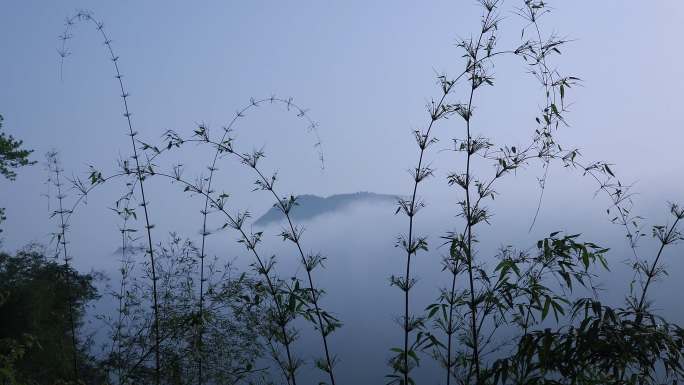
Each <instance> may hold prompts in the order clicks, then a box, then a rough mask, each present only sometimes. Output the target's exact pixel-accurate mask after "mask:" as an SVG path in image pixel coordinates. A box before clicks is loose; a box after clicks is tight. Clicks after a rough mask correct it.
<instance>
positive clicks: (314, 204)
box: [254, 191, 399, 227]
mask: <svg viewBox="0 0 684 385" xmlns="http://www.w3.org/2000/svg"><path fill="white" fill-rule="evenodd" d="M296 198H297V205H296V206H294V207H293V208H292V209H291V210H290V216H291V217H292V219H293V220H295V221H307V220H311V219H314V218H316V217H318V216H321V215H324V214H328V213H334V212H338V211H342V210H345V209H348V208H349V207H351V206H352V205H354V204H356V203H381V202H388V203H389V202H395V201H396V200H397V199H398V198H399V195H391V194H378V193H373V192H368V191H359V192H355V193H342V194H333V195H329V196H327V197H320V196H318V195H313V194H302V195H297V197H296ZM282 219H284V215H283V213H282V212H281V211H280V210H279V209H278V208H276V207H271V208H270V209H269V210H268V211H267V212H266V213H264V214H263V215H262V216H260V217H259V218H258V219H257V220H256V221H255V222H254V225H256V226H261V227H264V226H267V225H269V224H271V223H274V222H278V221H280V220H282Z"/></svg>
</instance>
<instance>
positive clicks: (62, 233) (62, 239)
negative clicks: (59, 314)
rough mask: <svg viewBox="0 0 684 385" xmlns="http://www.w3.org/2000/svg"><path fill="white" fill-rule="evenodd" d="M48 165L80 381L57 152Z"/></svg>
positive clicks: (73, 345)
mask: <svg viewBox="0 0 684 385" xmlns="http://www.w3.org/2000/svg"><path fill="white" fill-rule="evenodd" d="M48 162H49V163H48V167H50V168H51V169H52V170H51V171H52V172H54V174H55V181H54V184H55V187H57V202H58V205H59V211H58V213H59V220H60V225H59V234H58V236H57V240H58V248H59V247H60V246H61V249H62V253H63V256H64V280H65V284H66V287H67V308H68V311H69V327H70V328H71V348H72V350H73V351H72V359H73V372H74V379H75V380H77V381H78V379H79V371H78V341H77V337H76V321H75V319H74V298H73V293H72V290H71V279H70V277H69V276H70V269H71V267H70V264H69V261H70V259H71V258H70V257H69V253H68V251H67V240H66V229H67V224H66V222H65V220H64V214H65V211H64V205H63V201H64V195H63V194H62V181H61V171H62V170H61V169H60V166H59V161H58V160H57V154H56V153H54V152H53V153H49V154H48Z"/></svg>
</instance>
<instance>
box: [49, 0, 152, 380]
mask: <svg viewBox="0 0 684 385" xmlns="http://www.w3.org/2000/svg"><path fill="white" fill-rule="evenodd" d="M77 20H79V21H80V20H86V21H90V22H92V23H93V24H94V25H95V27H96V28H97V30H98V31H99V33H100V35H101V36H102V38H103V40H104V44H105V46H106V47H107V51H108V53H109V57H110V59H111V60H112V63H113V65H114V71H115V78H116V79H117V81H118V84H119V90H120V92H121V98H122V100H123V107H124V117H125V118H126V123H127V125H128V136H130V138H131V147H132V151H133V160H134V161H135V167H136V176H137V179H138V181H139V182H140V195H141V199H142V201H141V204H140V205H141V206H142V207H143V211H144V214H145V231H146V233H147V246H148V250H147V253H148V254H149V257H150V267H151V273H152V302H153V304H152V305H153V309H154V339H155V346H154V348H155V349H154V352H155V370H154V373H155V376H154V377H155V384H157V385H159V384H160V381H161V362H160V335H159V305H158V299H157V275H156V264H155V259H154V247H153V244H152V227H153V225H152V224H151V223H150V216H149V210H148V207H147V206H148V202H147V199H146V197H145V186H144V176H143V171H142V168H141V167H140V160H139V155H138V149H137V146H136V143H135V137H136V135H137V132H135V131H134V130H133V123H132V121H131V113H130V111H129V108H128V100H127V98H128V95H129V94H128V93H127V92H126V88H125V87H124V83H123V79H122V78H123V76H122V75H121V71H120V70H119V64H118V60H119V57H118V56H116V55H115V53H114V50H113V48H112V45H111V40H110V39H109V37H108V36H107V33H106V32H105V30H104V25H103V24H102V23H101V22H99V21H97V20H96V19H95V18H94V17H93V16H92V15H91V14H90V13H88V12H83V11H81V12H78V13H77V15H76V16H74V17H72V18H70V19H69V20H67V31H65V33H64V35H63V38H62V41H63V48H62V52H60V55H61V56H62V59H64V57H65V56H66V54H67V53H66V52H65V51H64V44H65V43H66V41H67V40H68V39H69V38H70V36H69V27H71V26H72V25H73V24H74V22H75V21H77Z"/></svg>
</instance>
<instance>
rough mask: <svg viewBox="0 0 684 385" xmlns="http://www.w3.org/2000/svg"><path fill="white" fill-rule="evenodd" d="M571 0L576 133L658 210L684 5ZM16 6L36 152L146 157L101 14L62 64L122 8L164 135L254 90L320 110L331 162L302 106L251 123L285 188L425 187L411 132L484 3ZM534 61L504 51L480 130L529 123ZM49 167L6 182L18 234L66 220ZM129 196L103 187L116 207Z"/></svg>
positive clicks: (3, 36)
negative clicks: (133, 139)
mask: <svg viewBox="0 0 684 385" xmlns="http://www.w3.org/2000/svg"><path fill="white" fill-rule="evenodd" d="M198 4H200V5H198ZM554 5H555V8H556V9H555V10H554V13H553V15H552V16H551V17H549V18H547V19H545V21H544V27H545V28H546V30H547V31H555V32H557V33H559V34H561V35H563V36H568V37H570V38H572V39H574V41H573V42H572V43H571V44H570V45H568V46H567V48H566V49H565V50H564V54H563V56H561V57H560V58H559V61H558V62H557V63H558V65H559V67H560V68H561V70H563V71H565V72H566V73H568V74H573V75H576V76H578V77H580V78H582V79H583V80H584V85H583V86H582V87H581V88H578V89H575V90H573V92H572V93H571V95H570V98H571V100H572V101H573V102H574V105H573V107H572V112H571V114H570V115H569V121H570V122H571V124H572V127H570V128H569V129H566V130H564V132H563V133H562V134H561V135H560V137H561V140H562V143H564V144H566V146H568V147H574V146H577V147H580V148H583V149H584V154H585V156H586V157H587V158H589V159H603V160H608V161H611V162H614V163H616V164H617V166H616V167H614V168H615V169H616V170H617V171H618V172H619V173H620V174H621V175H622V176H623V179H624V180H626V181H630V182H631V181H636V182H638V185H637V186H638V187H637V189H638V191H640V192H641V193H642V196H641V197H640V204H641V207H642V209H643V210H644V211H646V212H658V211H657V210H655V209H656V208H657V209H660V208H662V207H663V206H662V202H663V201H665V200H680V201H681V200H682V196H683V195H684V187H683V184H684V183H682V179H681V177H682V175H684V163H683V162H682V161H681V157H680V155H679V154H680V151H681V145H682V140H683V139H684V135H683V134H682V127H683V126H684V125H683V124H682V123H684V122H683V120H684V117H683V116H682V114H679V113H678V112H679V110H680V109H681V107H680V104H681V95H684V66H682V65H681V61H682V53H681V50H680V49H679V48H678V47H679V45H680V37H681V36H682V32H683V31H682V30H683V29H684V23H681V20H684V3H681V2H677V1H653V2H648V3H644V2H636V1H629V2H625V1H601V2H594V1H573V2H557V3H555V4H554ZM513 6H515V2H514V1H507V2H506V3H504V7H503V8H502V16H504V20H503V22H502V23H501V27H502V31H501V33H500V36H501V40H502V42H501V45H502V47H503V46H512V45H514V44H515V43H517V42H518V40H517V39H518V33H519V30H520V26H521V22H520V20H519V19H518V18H517V17H516V16H514V15H513V14H512V13H511V10H512V8H513ZM3 8H4V9H3V12H2V14H0V49H1V52H2V53H3V59H2V60H1V61H0V74H2V75H0V76H1V82H2V87H0V111H1V113H2V114H3V115H4V116H5V129H6V130H7V131H8V132H9V133H11V134H15V135H16V136H18V137H20V138H22V139H24V140H25V143H26V145H27V146H28V147H30V148H33V149H35V150H36V152H35V156H34V159H37V160H42V154H43V153H45V152H46V151H48V150H50V149H57V150H59V151H60V152H61V154H62V158H63V162H64V167H65V168H66V169H67V170H68V171H69V172H70V173H74V174H75V175H82V173H83V172H84V171H85V170H86V169H87V165H89V164H94V165H97V166H98V167H101V168H103V169H104V170H111V169H112V168H113V164H114V161H115V159H116V158H117V157H118V155H119V154H128V151H129V143H128V142H127V137H126V136H125V135H124V133H125V125H124V123H125V122H124V121H123V119H122V117H121V107H120V104H119V99H118V97H117V95H118V91H117V89H116V84H115V82H114V80H113V78H112V76H113V73H112V69H111V65H110V62H109V61H108V60H107V58H106V56H105V52H104V48H103V46H102V43H101V41H100V40H99V38H98V37H97V35H96V34H95V33H94V31H93V28H92V27H91V26H87V25H79V26H77V27H76V29H75V30H74V39H73V41H71V51H72V52H73V54H72V55H71V56H70V57H69V58H68V59H67V61H66V63H65V66H64V69H63V73H64V76H63V80H62V81H60V78H59V76H58V74H59V57H58V55H57V51H56V50H57V48H58V47H59V42H58V40H57V36H58V35H59V34H60V33H61V31H62V29H63V24H64V19H65V17H67V16H68V15H71V14H73V13H74V12H75V10H76V9H80V8H87V9H89V10H91V11H93V12H94V14H95V15H96V16H97V17H99V18H101V19H102V20H103V21H104V23H105V26H106V28H107V30H108V33H109V34H110V36H111V38H112V39H113V41H114V47H115V49H116V51H117V53H118V54H119V55H120V56H121V61H120V63H121V67H122V71H123V73H124V75H125V80H126V82H127V85H128V88H129V91H130V93H131V98H130V102H131V106H132V108H131V109H132V112H133V114H134V124H135V125H136V127H137V129H138V130H139V131H140V132H141V133H142V137H143V138H147V139H148V140H151V141H154V140H156V139H157V138H158V137H159V135H160V134H161V133H162V132H164V130H166V129H176V130H179V131H182V132H189V131H190V130H191V129H192V128H193V126H194V124H195V123H196V122H206V123H208V124H209V125H210V126H212V127H215V128H218V127H219V126H220V125H222V124H224V123H225V122H227V121H228V119H230V118H231V117H232V114H233V113H234V111H235V110H237V109H238V108H239V107H241V106H243V105H244V104H245V103H247V102H248V100H249V98H250V97H252V96H253V97H257V98H258V97H263V96H268V95H271V94H276V95H279V96H293V97H294V98H295V101H297V102H298V103H300V104H301V105H303V106H305V107H306V108H309V109H310V114H311V116H312V117H313V119H315V120H316V121H317V122H319V123H320V136H321V137H322V140H323V143H324V149H325V156H326V160H327V161H326V170H325V172H320V170H319V169H318V164H317V163H316V161H315V159H316V158H315V152H314V151H313V150H312V149H311V143H313V142H312V138H311V137H310V136H307V135H306V134H305V130H304V128H305V125H304V124H303V122H301V121H300V120H298V119H296V118H295V117H293V116H292V114H290V115H288V114H283V113H280V112H277V110H276V111H264V113H259V114H254V115H252V116H251V117H250V120H245V123H244V127H243V128H244V129H243V130H242V131H239V134H238V138H239V139H240V140H241V141H240V142H239V143H244V144H243V148H245V149H250V148H252V147H257V146H259V147H260V146H261V145H264V144H265V145H266V147H265V148H266V151H267V153H268V154H269V161H270V162H271V163H269V164H268V165H269V166H272V167H274V168H276V167H277V168H278V169H279V170H280V173H281V175H282V177H283V181H284V182H283V183H284V184H283V187H282V190H283V192H284V193H285V192H288V193H289V192H292V193H314V194H321V195H327V194H332V193H336V192H350V191H358V190H369V191H376V192H387V193H402V191H405V190H407V188H408V187H409V184H410V183H409V180H408V179H407V178H406V173H405V171H406V169H408V168H409V167H410V166H411V164H412V163H413V162H414V161H415V160H414V158H415V155H416V153H415V147H414V143H413V139H412V138H411V135H410V131H411V130H412V129H415V128H417V127H421V126H422V125H423V124H424V123H425V122H426V119H425V118H426V116H425V113H424V109H423V105H424V104H425V102H426V101H428V100H429V98H430V97H432V96H434V95H436V93H437V89H436V87H435V86H434V74H435V71H437V72H442V71H446V72H451V73H455V72H457V71H459V70H460V68H461V66H462V63H461V62H460V53H459V52H458V51H457V50H456V49H455V47H454V46H453V43H454V41H455V38H456V37H457V36H467V35H468V34H470V33H472V31H474V28H476V26H477V23H478V17H479V9H478V7H476V6H475V4H474V2H472V1H434V2H420V3H418V2H412V1H391V2H389V1H386V2H367V1H345V2H321V1H292V2H267V1H207V2H201V3H196V2H193V3H189V2H181V1H163V2H155V1H146V2H139V1H106V2H105V1H60V2H46V1H25V0H22V1H10V2H8V3H5V5H4V7H3ZM525 71H526V69H525V67H524V66H523V65H522V64H520V62H519V60H517V59H502V60H501V61H499V62H498V63H497V68H496V74H497V86H496V87H495V88H493V89H492V90H487V91H485V92H483V93H482V94H481V96H480V98H479V99H478V100H476V104H477V105H478V108H479V111H480V113H479V115H478V117H479V119H480V120H475V122H474V125H475V129H476V130H477V129H479V130H481V131H482V132H485V133H486V134H487V135H489V136H491V137H493V138H494V139H495V140H496V139H497V138H498V139H499V140H509V139H510V140H513V141H514V142H515V141H516V140H522V138H524V137H526V135H527V133H528V132H529V128H530V127H531V125H530V124H529V123H530V122H531V121H532V118H533V116H534V113H535V109H536V108H537V107H538V105H539V103H540V99H539V97H540V96H541V95H540V94H541V93H540V89H539V88H538V86H537V85H536V84H535V83H534V81H532V80H531V79H530V76H529V75H527V74H526V73H525ZM257 115H258V116H257ZM461 128H462V127H461V126H460V122H457V121H453V122H448V123H447V124H446V125H445V126H444V127H443V128H440V130H441V131H437V135H438V136H440V137H441V138H442V139H443V142H442V143H443V144H442V146H443V148H446V147H448V142H449V140H448V139H449V138H450V137H453V136H454V135H453V132H459V131H453V130H459V129H461ZM449 130H452V131H449ZM195 151H197V152H192V151H191V152H189V153H185V155H184V156H185V158H183V159H185V160H186V161H188V162H190V163H192V162H193V161H194V162H196V163H197V164H198V165H201V164H203V163H204V162H205V160H204V158H207V159H206V160H208V155H207V154H206V151H202V150H195ZM448 156H449V155H448V153H444V152H442V153H436V154H434V155H432V158H431V160H434V161H435V165H436V167H437V169H438V171H439V172H441V173H442V174H441V175H443V174H444V173H446V172H447V171H448V170H449V168H450V167H451V166H450V164H449V163H448V159H449V158H448ZM440 162H442V163H440ZM200 170H201V169H200ZM295 170H301V172H296V171H295ZM230 172H234V171H233V170H232V169H231V171H230ZM236 172H237V174H235V175H238V177H240V178H242V176H240V175H242V174H240V172H239V171H236ZM555 173H556V174H555V175H559V176H560V175H562V177H559V178H557V177H556V176H555V175H554V172H552V174H551V176H550V184H551V185H552V186H554V187H552V188H557V189H558V190H557V192H556V193H555V195H554V194H547V196H549V197H550V198H547V201H548V204H549V205H551V204H552V203H553V202H554V201H558V202H563V201H565V200H567V199H570V198H571V197H573V196H576V194H575V193H574V192H575V191H580V190H581V191H583V192H584V193H585V194H586V197H587V199H591V192H592V191H593V188H594V186H592V185H591V184H590V183H586V182H583V180H582V179H581V178H579V179H572V177H571V176H570V175H566V174H562V173H563V171H558V172H555ZM527 175H528V177H527V179H524V177H523V176H521V177H522V178H523V179H521V180H516V182H514V185H517V184H518V183H525V184H527V185H530V188H529V189H528V190H521V191H518V190H520V189H517V190H514V192H512V194H515V195H516V196H524V197H526V198H525V199H526V201H529V202H530V205H533V204H534V203H533V201H534V200H535V199H536V192H535V191H536V186H535V184H534V182H533V180H534V177H535V176H537V175H539V172H538V170H535V169H532V170H530V172H529V173H527ZM226 176H228V175H225V176H224V177H226ZM44 178H45V172H44V170H43V169H42V167H39V166H34V167H32V168H30V169H24V170H22V171H21V173H20V177H19V179H18V181H17V182H15V183H12V184H8V183H6V182H3V188H2V190H1V191H0V199H1V200H2V202H3V205H4V206H7V207H8V214H9V220H8V222H7V224H6V226H5V227H6V229H7V230H6V232H5V244H6V245H7V246H8V247H19V246H21V245H22V244H24V243H26V242H28V241H31V240H39V241H45V240H46V234H47V233H49V231H50V229H51V227H50V226H49V225H48V224H46V223H45V221H44V219H45V215H46V203H45V199H44V198H41V194H44V193H45V192H46V191H47V190H46V187H45V186H44V184H43V180H44ZM242 181H245V183H243V182H240V183H243V185H242V186H238V185H236V183H235V182H231V183H229V184H226V186H228V185H230V186H231V188H232V187H236V186H238V187H240V188H232V189H231V192H235V193H236V194H237V195H236V202H237V203H238V204H239V205H243V206H247V207H250V208H251V209H252V210H254V211H256V212H261V211H263V210H265V208H264V205H265V203H263V202H266V201H265V200H262V201H259V199H261V198H260V197H258V196H256V197H255V196H254V195H253V194H252V195H247V194H246V193H245V194H243V195H241V192H240V191H233V190H244V191H247V186H248V183H249V182H251V177H250V178H249V179H242ZM530 181H532V182H531V183H529V182H530ZM554 182H557V183H554ZM226 183H227V182H226ZM578 183H581V184H582V185H586V186H585V187H581V188H580V187H577V186H576V185H577V184H578ZM434 184H436V183H434ZM434 184H433V185H434ZM430 186H431V185H430V184H428V185H426V187H425V188H426V189H427V190H425V191H431V190H430V189H431V188H432V187H430ZM226 188H227V187H226ZM435 188H436V187H435ZM578 189H579V190H578ZM435 191H437V190H435ZM526 191H527V192H528V193H529V192H534V194H526V193H525V192H526ZM552 192H553V190H552ZM114 196H116V194H115V193H112V194H109V196H108V198H106V199H105V198H102V202H103V203H102V205H103V206H104V205H107V204H110V203H109V202H111V199H110V198H112V197H114ZM94 199H97V197H95V198H94ZM161 199H162V200H163V198H161ZM514 201H515V199H514ZM169 202H171V200H169ZM167 203H168V202H162V204H167ZM169 204H170V203H169ZM602 204H603V203H598V204H597V206H601V205H602ZM561 207H562V206H561ZM504 208H505V206H504ZM192 210H195V208H193V209H192ZM93 215H97V218H100V215H99V214H93ZM160 215H162V214H160ZM103 220H104V219H103ZM112 221H113V219H112ZM107 223H109V222H107ZM111 223H114V222H111Z"/></svg>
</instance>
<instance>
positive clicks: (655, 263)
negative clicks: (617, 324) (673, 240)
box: [637, 216, 681, 315]
mask: <svg viewBox="0 0 684 385" xmlns="http://www.w3.org/2000/svg"><path fill="white" fill-rule="evenodd" d="M680 219H681V217H680V216H677V219H675V221H674V223H673V224H672V227H670V229H669V230H668V232H667V235H666V236H665V238H663V239H661V240H660V248H659V249H658V254H656V257H655V260H654V261H653V264H652V265H651V268H650V269H649V271H648V274H647V278H646V284H645V285H644V289H643V290H642V292H641V298H640V299H639V306H638V307H637V313H638V314H639V315H641V313H643V310H644V301H645V300H646V292H647V291H648V286H649V285H650V284H651V281H652V279H653V277H654V276H655V270H656V268H657V267H658V261H660V256H661V255H662V254H663V250H664V249H665V246H666V245H667V244H668V240H669V239H670V237H671V236H672V233H673V232H674V231H675V229H676V228H677V223H679V220H680Z"/></svg>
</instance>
